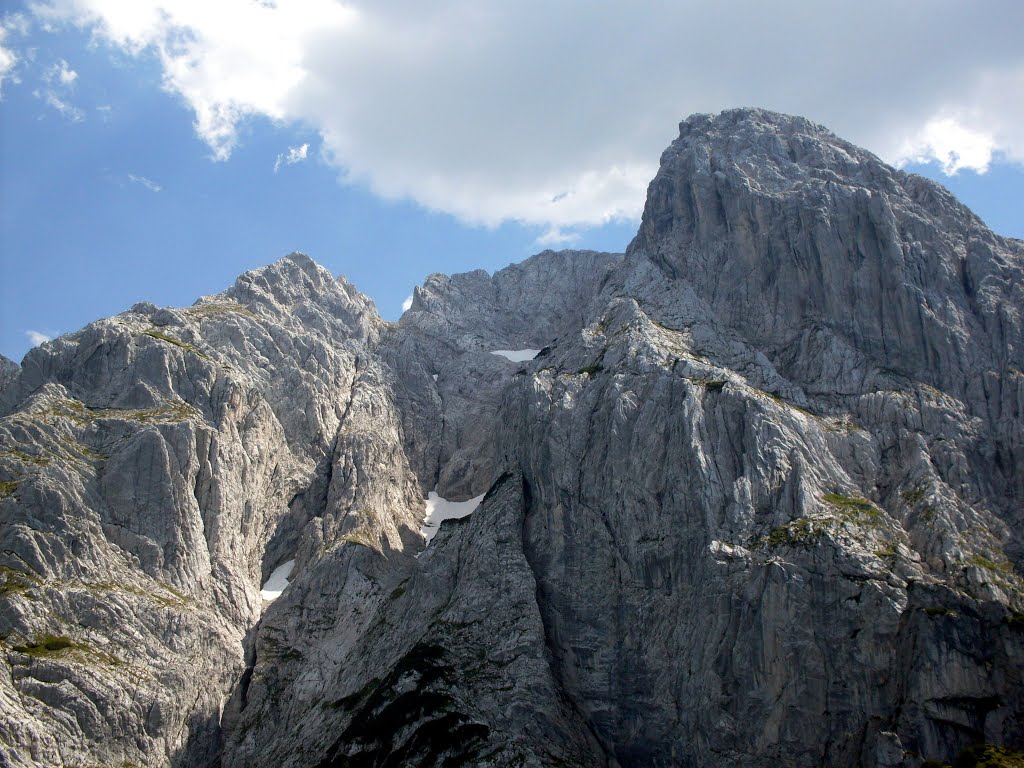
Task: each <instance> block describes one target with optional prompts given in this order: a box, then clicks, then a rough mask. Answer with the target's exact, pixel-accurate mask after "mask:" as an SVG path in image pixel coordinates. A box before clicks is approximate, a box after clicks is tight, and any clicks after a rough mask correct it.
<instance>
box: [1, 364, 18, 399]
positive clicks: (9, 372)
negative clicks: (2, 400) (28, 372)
mask: <svg viewBox="0 0 1024 768" xmlns="http://www.w3.org/2000/svg"><path fill="white" fill-rule="evenodd" d="M19 370H20V368H19V366H18V364H17V363H16V362H14V361H13V360H8V359H7V358H6V357H4V356H3V355H0V396H2V395H3V391H4V389H6V388H7V385H8V384H10V383H11V382H12V381H14V379H15V378H17V376H18V371H19Z"/></svg>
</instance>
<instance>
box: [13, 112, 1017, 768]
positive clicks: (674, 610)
mask: <svg viewBox="0 0 1024 768" xmlns="http://www.w3.org/2000/svg"><path fill="white" fill-rule="evenodd" d="M1022 272H1024V243H1022V242H1021V241H1016V240H1009V239H1005V238H1001V237H999V236H997V235H995V234H993V233H992V232H990V231H989V230H988V229H987V228H986V227H985V226H984V224H983V223H982V222H981V221H980V220H979V219H978V218H977V217H976V216H974V215H973V214H972V213H971V212H970V211H969V210H967V209H966V208H964V207H963V206H962V205H960V204H959V203H958V202H957V201H955V200H954V199H953V198H952V197H951V196H950V195H949V194H948V193H947V192H946V191H945V190H943V189H942V188H941V187H939V186H938V185H935V184H934V183H932V182H929V181H927V180H925V179H922V178H920V177H917V176H913V175H909V174H905V173H903V172H901V171H897V170H894V169H892V168H890V167H888V166H886V165H885V164H883V163H882V162H881V161H879V160H878V159H877V158H875V157H874V156H872V155H870V154H869V153H867V152H865V151H863V150H861V149H859V148H857V147H854V146H853V145H851V144H848V143H847V142H844V141H842V140H841V139H839V138H837V137H836V136H834V135H833V134H831V133H830V132H829V131H827V130H826V129H825V128H823V127H821V126H818V125H816V124H814V123H811V122H809V121H807V120H804V119H802V118H796V117H788V116H784V115H779V114H775V113H771V112H765V111H760V110H735V111H729V112H723V113H721V114H718V115H713V116H709V115H696V116H693V117H691V118H689V119H688V120H686V121H684V122H683V123H682V124H681V125H680V134H679V138H678V139H676V141H674V142H673V143H672V145H671V146H670V147H669V148H668V149H667V150H666V151H665V153H664V154H663V156H662V161H661V167H660V169H659V171H658V174H657V176H656V177H655V179H654V180H653V181H652V182H651V186H650V189H649V193H648V199H647V204H646V207H645V210H644V216H643V221H642V224H641V226H640V229H639V232H638V234H637V236H636V238H635V239H634V241H633V242H632V243H631V245H630V246H629V248H628V249H627V252H626V253H625V254H618V255H617V254H601V253H593V252H585V251H563V252H560V253H553V252H544V253H542V254H538V255H537V256H534V257H532V258H531V259H528V260H527V261H525V262H523V263H522V264H518V265H513V266H511V267H508V268H507V269H504V270H502V271H500V272H497V273H495V274H494V275H488V274H487V273H485V272H481V271H478V272H471V273H468V274H464V275H455V276H453V277H446V276H444V275H432V276H431V277H429V278H428V279H427V280H426V282H425V283H424V285H423V286H421V287H419V288H417V290H416V292H415V294H414V300H413V304H412V307H411V308H410V310H409V311H407V312H406V313H405V314H404V315H403V316H402V318H401V319H400V320H399V322H397V323H386V322H384V321H383V320H382V319H381V318H380V317H379V315H378V314H377V312H376V310H375V309H374V307H373V304H372V302H370V301H369V300H368V299H367V298H366V297H364V296H362V295H361V294H359V293H358V291H356V290H355V288H354V287H352V286H351V285H350V284H349V283H347V282H346V281H345V280H344V279H343V278H337V279H335V278H334V277H332V276H331V274H330V273H329V272H327V271H326V270H325V269H323V268H322V267H320V266H318V265H317V264H315V263H314V262H313V261H312V260H310V259H309V258H307V257H305V256H303V255H301V254H292V255H290V256H287V257H285V258H284V259H282V260H281V261H279V262H277V263H275V264H272V265H270V266H268V267H264V268H263V269H259V270H255V271H253V272H249V273H246V274H244V275H242V276H241V277H240V278H239V279H238V280H237V281H236V283H235V285H234V286H232V287H231V288H229V289H228V290H227V291H225V292H224V293H222V294H219V295H216V296H210V297H204V298H202V299H200V300H199V301H198V302H196V304H194V305H193V306H192V307H188V308H184V309H168V308H157V307H155V306H153V305H151V304H138V305H136V306H134V307H133V308H132V309H131V310H129V311H128V312H126V313H124V314H122V315H118V316H117V317H114V318H111V319H109V320H102V321H99V322H97V323H94V324H92V325H90V326H88V327H86V328H85V329H83V330H82V331H80V332H78V333H76V334H72V335H69V336H64V337H61V338H59V339H56V340H54V341H53V342H49V343H47V344H44V345H42V346H41V347H38V348H36V349H34V350H33V351H31V352H30V353H29V354H28V355H27V356H26V357H25V359H24V361H23V362H22V365H21V366H20V368H18V367H17V366H13V364H12V365H7V361H0V363H3V364H4V365H3V367H2V368H0V415H2V418H0V496H2V498H0V521H2V527H0V537H2V546H0V578H2V580H3V583H2V586H0V597H2V602H0V636H2V637H3V640H2V643H3V647H2V649H0V650H2V651H3V653H2V654H0V663H2V664H3V665H4V668H5V671H6V672H7V674H4V675H2V676H0V762H2V763H3V764H4V765H11V766H48V765H95V764H102V765H119V766H121V765H147V766H149V765H154V766H161V765H163V766H167V765H174V766H215V765H220V766H225V768H233V767H238V768H241V766H273V767H274V768H278V767H279V766H280V767H284V766H289V767H294V768H299V767H306V766H309V767H310V768H313V767H316V768H331V767H337V768H341V767H343V766H344V767H357V766H406V765H409V766H433V765H488V766H581V767H582V766H623V767H624V768H625V767H626V766H693V767H695V768H696V767H698V766H699V767H704V766H708V767H710V766H722V765H740V764H742V765H745V766H765V767H767V766H776V765H791V766H808V767H810V766H820V765H834V766H876V765H877V766H888V767H891V768H896V767H897V766H900V767H903V768H911V767H914V768H916V767H917V766H921V765H923V763H924V761H928V760H932V761H940V762H946V763H949V762H951V761H952V760H953V759H954V758H955V757H956V756H957V755H958V754H959V753H961V752H962V750H964V749H965V748H968V747H970V746H971V745H972V744H975V743H986V744H990V745H995V746H992V747H989V748H987V749H989V751H990V752H993V753H994V751H995V750H996V746H998V747H1001V748H1004V749H1006V750H1017V751H1021V750H1024V685H1022V680H1021V677H1022V673H1024V581H1022V579H1021V569H1022V567H1024V559H1022V543H1024V542H1022V534H1024V520H1022V516H1024V512H1022V499H1024V473H1021V471H1020V468H1021V467H1022V466H1024V373H1022V370H1024V330H1022V320H1021V313H1022V311H1024V295H1022V290H1024V288H1022V286H1024V274H1022ZM517 352H518V353H519V354H515V353H517ZM496 353H502V354H496ZM510 358H511V359H510ZM428 497H429V505H430V508H431V509H432V510H437V509H448V507H446V506H444V504H443V501H444V500H451V501H464V500H469V499H473V500H474V502H473V503H476V502H477V501H479V506H477V507H476V508H475V511H473V512H472V514H469V515H468V516H465V517H461V518H459V519H453V520H449V521H446V522H444V523H442V524H441V525H440V527H439V530H438V531H437V534H436V536H434V537H433V538H432V539H431V540H430V541H429V542H427V541H426V539H425V538H424V536H423V533H422V520H423V515H424V511H425V508H426V504H425V500H426V499H428ZM470 506H471V505H470ZM431 514H434V512H432V513H431ZM442 516H443V515H442ZM289 569H290V570H289ZM286 572H287V574H288V575H287V578H288V580H289V581H290V583H289V584H288V586H287V588H286V589H284V591H283V592H281V594H280V596H279V597H276V599H273V600H268V599H265V597H264V595H269V596H271V597H272V596H273V594H274V592H271V591H268V592H265V593H263V595H261V591H260V589H261V586H262V585H264V584H267V583H268V580H270V581H272V582H274V583H277V584H278V585H279V586H280V585H282V582H281V578H282V575H283V574H285V573H286ZM272 574H276V575H274V578H273V579H271V576H272ZM267 589H268V590H270V585H269V584H268V586H267ZM978 749H980V748H978ZM978 749H976V750H975V751H976V753H977V752H978ZM965 754H966V753H965ZM1007 754H1008V753H1007ZM961 759H967V758H965V757H962V758H961Z"/></svg>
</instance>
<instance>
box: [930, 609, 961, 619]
mask: <svg viewBox="0 0 1024 768" xmlns="http://www.w3.org/2000/svg"><path fill="white" fill-rule="evenodd" d="M921 610H922V611H924V614H925V616H932V617H935V616H956V615H957V612H956V611H954V610H953V609H952V608H922V609H921Z"/></svg>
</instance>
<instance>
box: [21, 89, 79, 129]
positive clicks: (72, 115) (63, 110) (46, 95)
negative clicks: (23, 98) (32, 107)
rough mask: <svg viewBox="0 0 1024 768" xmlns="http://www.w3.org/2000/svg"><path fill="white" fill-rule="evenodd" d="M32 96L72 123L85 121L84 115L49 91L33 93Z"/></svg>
mask: <svg viewBox="0 0 1024 768" xmlns="http://www.w3.org/2000/svg"><path fill="white" fill-rule="evenodd" d="M32 95H33V96H35V97H36V98H37V99H42V100H43V102H45V103H46V104H47V105H48V106H50V107H53V108H54V109H55V110H57V112H59V113H60V114H61V115H62V116H63V117H66V118H67V119H68V120H70V121H71V122H73V123H80V122H82V121H83V120H85V113H84V112H83V111H82V110H80V109H79V108H78V107H76V106H75V105H74V104H72V103H70V102H68V101H65V100H64V99H62V98H61V97H60V96H58V95H57V94H56V93H54V92H53V91H51V90H46V91H38V90H36V91H33V92H32Z"/></svg>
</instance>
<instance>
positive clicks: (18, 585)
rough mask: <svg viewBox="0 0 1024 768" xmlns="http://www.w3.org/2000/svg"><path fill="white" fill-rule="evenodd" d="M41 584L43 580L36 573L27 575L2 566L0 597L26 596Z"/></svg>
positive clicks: (0, 569) (0, 568) (0, 567)
mask: <svg viewBox="0 0 1024 768" xmlns="http://www.w3.org/2000/svg"><path fill="white" fill-rule="evenodd" d="M41 583H42V579H40V578H39V577H38V576H36V575H35V574H34V573H25V572H24V571H18V570H15V569H14V568H9V567H7V566H6V565H0V597H9V596H11V595H20V594H24V593H25V592H28V591H29V590H30V589H32V587H36V586H39V584H41Z"/></svg>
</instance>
